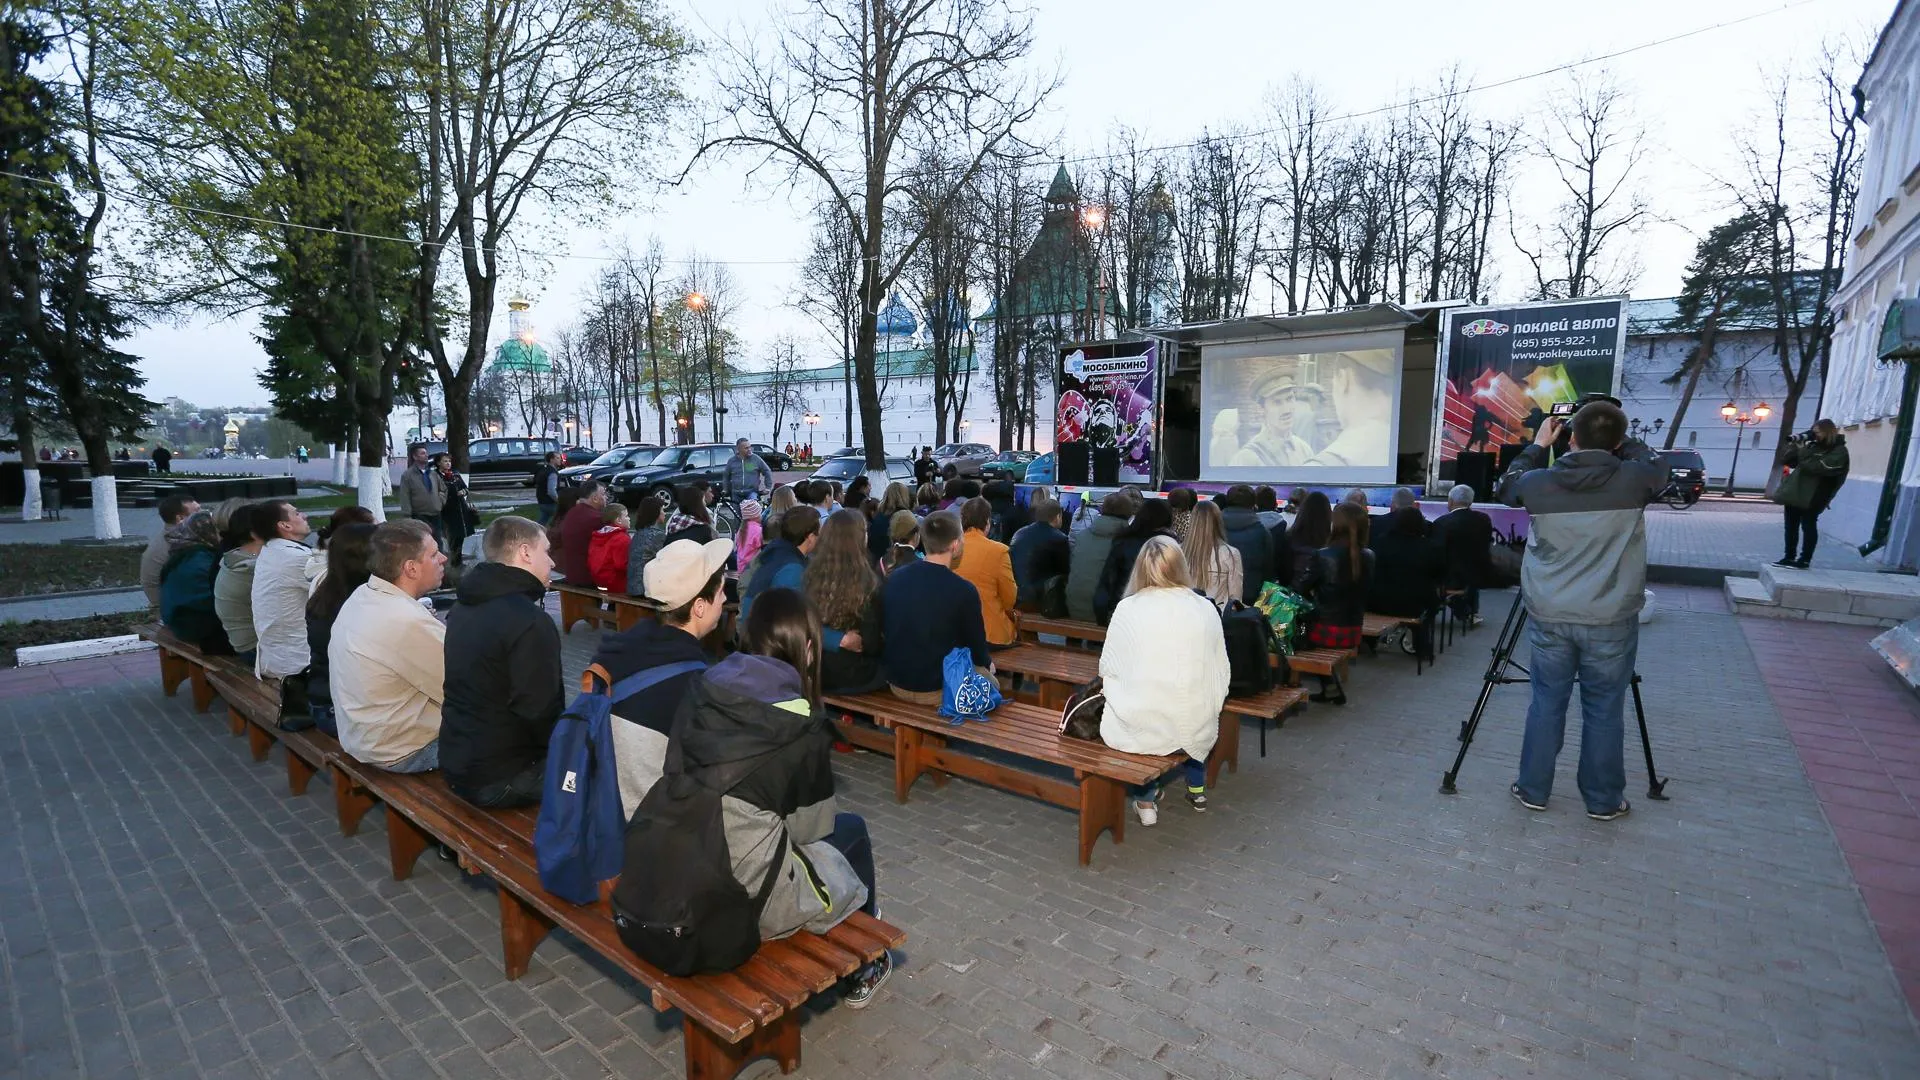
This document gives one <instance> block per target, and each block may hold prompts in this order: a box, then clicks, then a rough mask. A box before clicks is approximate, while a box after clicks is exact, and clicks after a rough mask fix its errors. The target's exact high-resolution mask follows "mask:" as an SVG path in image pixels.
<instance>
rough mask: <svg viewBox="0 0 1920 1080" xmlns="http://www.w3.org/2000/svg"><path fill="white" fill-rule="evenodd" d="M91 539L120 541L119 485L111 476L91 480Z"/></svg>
mask: <svg viewBox="0 0 1920 1080" xmlns="http://www.w3.org/2000/svg"><path fill="white" fill-rule="evenodd" d="M93 538H94V539H95V540H118V539H120V485H119V481H118V480H116V479H114V477H113V475H112V474H108V475H106V476H96V477H94V478H93Z"/></svg>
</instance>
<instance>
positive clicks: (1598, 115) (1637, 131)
mask: <svg viewBox="0 0 1920 1080" xmlns="http://www.w3.org/2000/svg"><path fill="white" fill-rule="evenodd" d="M1568 78H1569V83H1568V85H1567V86H1566V87H1565V88H1563V89H1562V90H1561V91H1559V92H1558V93H1556V94H1554V95H1553V96H1552V97H1551V98H1550V99H1549V104H1548V111H1547V117H1546V121H1547V125H1548V127H1549V128H1550V129H1551V131H1550V134H1549V135H1548V136H1547V137H1546V138H1543V139H1539V140H1536V147H1535V148H1536V149H1537V150H1538V151H1539V153H1540V154H1542V155H1543V156H1544V157H1545V158H1546V160H1547V161H1548V163H1549V164H1551V165H1552V167H1553V174H1554V178H1555V181H1556V182H1557V184H1558V185H1559V188H1560V201H1559V203H1558V205H1557V206H1556V207H1555V208H1554V211H1553V213H1552V215H1551V216H1550V217H1549V218H1548V219H1547V221H1546V223H1545V224H1544V225H1543V226H1541V227H1539V228H1537V229H1535V230H1534V231H1533V236H1532V237H1531V239H1529V240H1526V241H1523V240H1521V238H1520V235H1519V230H1518V228H1517V227H1512V232H1513V243H1514V246H1515V247H1517V248H1519V249H1520V253H1521V254H1522V255H1524V256H1526V259H1527V262H1528V263H1529V264H1530V265H1531V266H1532V268H1533V277H1534V294H1535V296H1536V297H1537V298H1539V299H1543V300H1546V299H1570V298H1573V297H1579V296H1593V295H1596V294H1599V293H1606V292H1614V291H1618V290H1621V289H1625V288H1626V287H1627V286H1629V285H1631V284H1632V283H1633V279H1634V277H1635V275H1636V274H1637V273H1638V265H1637V260H1636V259H1635V258H1634V256H1633V254H1632V253H1631V252H1625V253H1623V252H1622V251H1621V250H1620V246H1621V242H1622V241H1624V240H1625V239H1626V238H1627V237H1629V236H1631V235H1633V233H1635V232H1636V231H1638V229H1639V228H1640V225H1641V224H1642V222H1643V221H1644V220H1645V219H1646V217H1647V215H1648V213H1649V210H1648V207H1647V203H1646V200H1645V199H1644V198H1643V197H1642V195H1641V192H1640V190H1639V187H1638V176H1637V175H1636V173H1637V170H1638V169H1639V166H1640V163H1641V161H1642V159H1643V158H1644V156H1645V153H1646V139H1645V132H1644V131H1643V130H1642V129H1641V128H1640V126H1639V125H1638V124H1637V123H1635V121H1634V120H1633V118H1632V116H1631V114H1630V109H1629V102H1628V100H1627V92H1626V91H1625V90H1624V89H1623V88H1622V87H1621V86H1620V84H1619V83H1618V82H1616V81H1615V80H1614V79H1613V77H1612V76H1611V75H1610V74H1608V73H1606V72H1604V71H1603V72H1600V73H1598V74H1583V73H1581V72H1578V71H1576V72H1573V73H1572V74H1570V75H1569V76H1568Z"/></svg>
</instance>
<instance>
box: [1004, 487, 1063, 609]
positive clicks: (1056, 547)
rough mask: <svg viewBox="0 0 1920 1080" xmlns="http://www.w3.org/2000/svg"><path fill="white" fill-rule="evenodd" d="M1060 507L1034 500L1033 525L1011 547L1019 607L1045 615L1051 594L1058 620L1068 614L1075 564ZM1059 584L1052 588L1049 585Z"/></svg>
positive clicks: (1022, 530) (1014, 538)
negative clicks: (1062, 528)
mask: <svg viewBox="0 0 1920 1080" xmlns="http://www.w3.org/2000/svg"><path fill="white" fill-rule="evenodd" d="M1060 523H1061V513H1060V504H1059V503H1057V502H1055V501H1053V500H1052V499H1049V498H1047V497H1045V496H1041V497H1039V498H1036V499H1034V500H1033V524H1031V525H1027V526H1024V527H1022V528H1021V529H1020V531H1019V532H1016V533H1014V534H1013V540H1012V542H1011V543H1009V544H1008V545H1007V549H1008V554H1010V555H1011V556H1012V557H1013V581H1014V584H1015V585H1017V586H1019V593H1018V594H1017V595H1016V597H1015V604H1016V606H1018V607H1019V609H1020V610H1021V611H1036V612H1045V611H1046V608H1047V592H1048V590H1049V589H1051V590H1052V591H1053V592H1054V594H1055V596H1056V601H1055V607H1056V608H1057V610H1056V611H1054V612H1053V615H1054V616H1055V617H1056V618H1058V617H1062V616H1064V615H1065V614H1066V602H1067V581H1066V579H1067V574H1068V571H1069V570H1071V569H1072V565H1073V544H1072V542H1071V541H1069V540H1068V539H1067V534H1066V533H1064V532H1061V531H1060ZM1050 581H1057V584H1054V585H1049V584H1048V582H1050Z"/></svg>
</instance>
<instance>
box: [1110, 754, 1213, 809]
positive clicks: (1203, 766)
mask: <svg viewBox="0 0 1920 1080" xmlns="http://www.w3.org/2000/svg"><path fill="white" fill-rule="evenodd" d="M1180 769H1181V771H1182V772H1183V773H1184V774H1185V776H1186V778H1187V790H1189V791H1205V790H1206V789H1207V763H1206V762H1204V761H1196V760H1194V759H1193V758H1188V759H1187V762H1186V764H1184V765H1182V766H1180ZM1168 775H1172V774H1171V773H1169V774H1168ZM1163 779H1164V778H1163ZM1159 792H1160V781H1159V780H1155V781H1153V782H1152V783H1147V784H1141V785H1140V786H1138V787H1129V788H1127V794H1128V795H1130V796H1132V797H1133V798H1134V799H1136V800H1139V801H1143V802H1144V801H1145V800H1147V799H1151V798H1153V797H1154V796H1155V795H1158V794H1159Z"/></svg>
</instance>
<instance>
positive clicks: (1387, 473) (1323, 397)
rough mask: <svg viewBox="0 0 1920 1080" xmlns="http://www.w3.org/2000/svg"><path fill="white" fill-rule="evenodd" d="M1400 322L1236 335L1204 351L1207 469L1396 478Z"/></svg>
mask: <svg viewBox="0 0 1920 1080" xmlns="http://www.w3.org/2000/svg"><path fill="white" fill-rule="evenodd" d="M1404 344H1405V334H1404V333H1403V332H1402V331H1399V330H1390V331H1374V332H1369V333H1364V334H1332V335H1327V336H1325V337H1314V338H1299V339H1292V340H1284V341H1260V342H1233V343H1230V344H1223V345H1214V346H1209V347H1207V348H1205V349H1203V350H1202V352H1201V354H1200V421H1201V429H1202V438H1201V444H1200V479H1202V480H1218V481H1240V482H1245V483H1261V482H1265V483H1275V482H1280V481H1284V482H1287V483H1297V484H1391V483H1393V482H1394V479H1395V475H1396V464H1397V456H1396V455H1397V454H1398V453H1399V449H1400V447H1399V439H1400V371H1401V369H1400V360H1401V357H1400V353H1401V349H1402V347H1403V346H1404Z"/></svg>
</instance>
